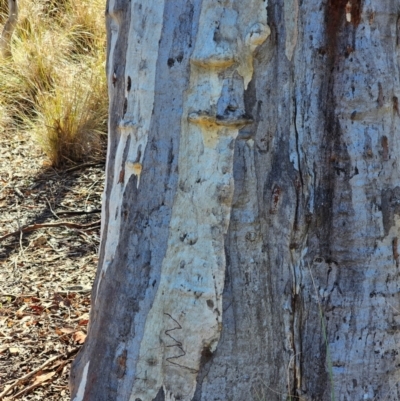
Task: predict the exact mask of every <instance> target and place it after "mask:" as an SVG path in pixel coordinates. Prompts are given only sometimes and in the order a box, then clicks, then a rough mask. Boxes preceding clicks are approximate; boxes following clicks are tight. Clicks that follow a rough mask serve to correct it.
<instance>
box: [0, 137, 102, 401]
mask: <svg viewBox="0 0 400 401" xmlns="http://www.w3.org/2000/svg"><path fill="white" fill-rule="evenodd" d="M103 182H104V160H103V158H102V157H99V158H98V159H97V160H96V159H95V160H90V161H89V162H88V163H81V164H73V163H70V164H69V165H68V166H67V167H65V168H64V169H62V170H57V169H54V168H52V167H51V166H49V165H48V162H47V161H46V157H45V156H44V155H43V154H42V153H41V151H40V150H39V148H38V147H37V146H36V145H35V144H34V142H33V141H32V139H31V138H29V137H28V136H26V134H25V135H24V134H22V133H21V134H14V135H12V136H11V135H9V134H8V135H6V134H0V400H5V401H7V400H41V401H43V400H46V401H51V400H54V401H55V400H57V401H64V400H69V399H70V397H69V389H68V376H69V369H70V364H71V361H72V360H73V358H74V357H75V355H76V354H77V352H78V351H79V349H80V347H81V346H82V344H83V343H84V341H85V337H86V330H87V324H88V319H89V309H90V291H91V284H92V282H93V279H94V275H95V270H96V265H97V260H98V259H97V254H98V246H99V240H100V238H99V235H100V209H101V194H102V191H103Z"/></svg>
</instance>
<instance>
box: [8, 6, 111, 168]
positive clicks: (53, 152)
mask: <svg viewBox="0 0 400 401" xmlns="http://www.w3.org/2000/svg"><path fill="white" fill-rule="evenodd" d="M19 9H20V11H19V22H18V25H17V29H16V31H15V33H14V35H13V40H12V57H11V58H9V59H0V133H1V132H4V131H6V132H10V131H12V130H25V131H28V132H29V133H30V134H32V135H33V136H34V138H35V139H36V141H37V142H38V143H39V144H40V145H41V147H42V149H43V150H44V151H45V152H46V154H47V155H48V157H49V159H50V161H51V162H52V164H53V165H55V166H60V165H62V164H64V163H65V162H66V161H68V160H72V161H75V162H76V161H81V160H83V159H85V158H87V155H94V154H96V153H97V152H98V151H99V149H100V148H101V146H100V144H101V142H102V140H103V138H104V137H105V136H104V135H101V134H106V132H107V113H108V104H107V103H108V101H107V89H106V78H105V38H106V34H105V26H104V9H105V0H20V1H19ZM6 18H7V0H0V30H2V27H3V25H4V23H5V21H6Z"/></svg>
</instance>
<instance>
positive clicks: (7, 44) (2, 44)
mask: <svg viewBox="0 0 400 401" xmlns="http://www.w3.org/2000/svg"><path fill="white" fill-rule="evenodd" d="M17 23H18V0H8V19H7V22H6V23H5V25H4V28H3V32H2V33H1V36H0V54H1V56H2V57H3V58H7V57H11V56H12V54H11V38H12V34H13V33H14V30H15V28H16V26H17Z"/></svg>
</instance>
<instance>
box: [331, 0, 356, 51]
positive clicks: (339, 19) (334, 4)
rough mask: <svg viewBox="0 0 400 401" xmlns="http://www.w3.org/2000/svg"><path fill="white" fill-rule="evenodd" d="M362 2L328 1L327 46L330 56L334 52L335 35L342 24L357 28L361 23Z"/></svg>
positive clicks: (349, 0)
mask: <svg viewBox="0 0 400 401" xmlns="http://www.w3.org/2000/svg"><path fill="white" fill-rule="evenodd" d="M362 3H363V0H328V4H327V9H326V34H327V38H328V40H327V42H328V43H327V44H328V47H329V51H330V53H331V54H335V52H336V44H337V33H338V32H340V31H341V26H342V24H343V23H345V22H347V23H348V24H352V25H354V26H358V25H359V24H360V22H361V13H362Z"/></svg>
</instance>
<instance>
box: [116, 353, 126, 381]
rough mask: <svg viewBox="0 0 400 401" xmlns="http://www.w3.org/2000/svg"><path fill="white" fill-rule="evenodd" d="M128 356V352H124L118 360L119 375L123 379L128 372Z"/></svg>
mask: <svg viewBox="0 0 400 401" xmlns="http://www.w3.org/2000/svg"><path fill="white" fill-rule="evenodd" d="M127 356H128V352H127V350H124V351H123V352H122V354H121V355H119V356H118V358H117V363H118V368H117V375H118V377H119V378H120V379H121V378H122V377H124V375H125V372H126V359H127Z"/></svg>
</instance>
